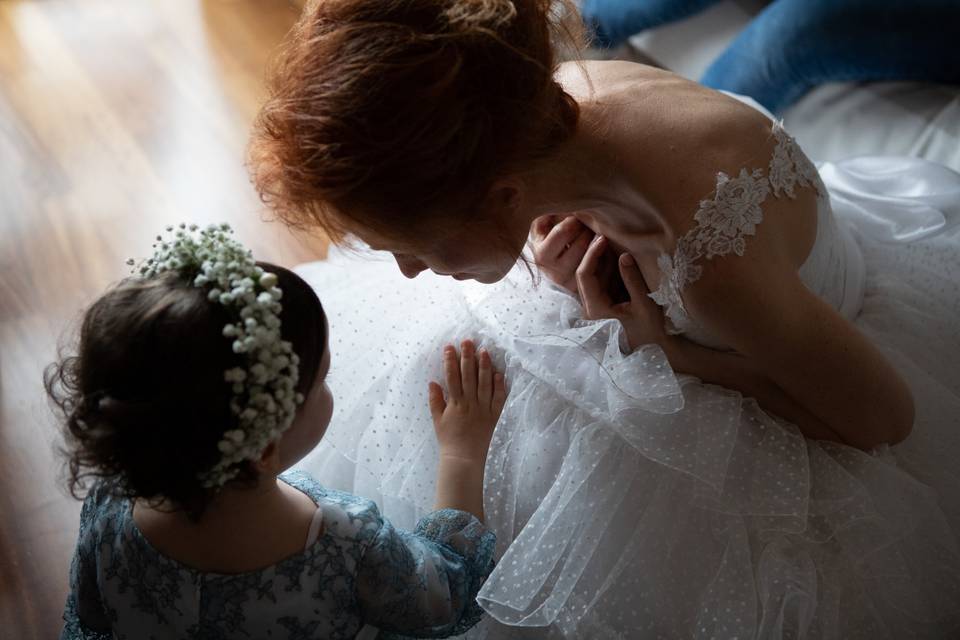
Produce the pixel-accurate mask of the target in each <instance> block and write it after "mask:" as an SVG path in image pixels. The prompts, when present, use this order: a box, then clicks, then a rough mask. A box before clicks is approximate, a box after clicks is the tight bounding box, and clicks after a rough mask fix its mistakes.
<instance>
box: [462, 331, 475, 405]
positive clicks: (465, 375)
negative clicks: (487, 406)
mask: <svg viewBox="0 0 960 640" xmlns="http://www.w3.org/2000/svg"><path fill="white" fill-rule="evenodd" d="M460 381H461V386H462V388H463V397H464V398H465V399H466V400H476V399H477V348H476V346H474V344H473V341H472V340H464V341H463V342H462V343H460Z"/></svg>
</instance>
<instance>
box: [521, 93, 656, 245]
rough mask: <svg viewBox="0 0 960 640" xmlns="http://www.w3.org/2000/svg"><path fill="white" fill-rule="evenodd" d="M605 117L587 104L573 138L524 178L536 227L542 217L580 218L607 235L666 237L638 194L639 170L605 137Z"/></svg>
mask: <svg viewBox="0 0 960 640" xmlns="http://www.w3.org/2000/svg"><path fill="white" fill-rule="evenodd" d="M601 117H602V114H598V113H594V112H593V110H592V108H591V107H590V104H589V103H587V104H584V105H582V111H581V124H580V125H579V126H578V129H577V132H576V133H575V134H574V136H573V137H572V138H571V139H570V140H568V141H567V142H565V143H564V144H563V145H562V146H561V147H560V148H559V149H557V151H556V152H554V153H553V154H552V155H550V156H548V157H547V158H545V159H544V160H542V161H540V162H539V163H537V165H536V166H535V167H533V168H532V169H531V170H529V171H527V172H525V173H523V174H522V175H521V179H522V180H523V182H524V184H525V186H526V190H527V195H526V199H527V202H526V203H525V204H526V207H525V209H526V211H527V212H529V213H528V215H530V216H531V222H532V220H533V219H535V218H537V217H539V216H542V215H576V216H577V217H578V218H579V219H581V221H582V222H584V223H585V224H586V225H587V226H588V227H590V228H592V229H593V230H594V231H596V232H597V233H603V234H604V235H614V236H623V237H626V236H630V237H650V238H654V237H661V236H663V235H664V234H666V233H668V229H669V226H668V225H667V224H666V223H665V221H664V219H663V218H662V216H661V215H660V212H659V211H658V210H657V209H656V208H655V207H654V206H653V205H652V204H651V203H650V201H649V200H648V199H647V198H646V197H645V196H644V194H643V193H641V192H640V191H639V190H638V189H637V187H636V185H637V184H638V183H639V182H641V181H640V180H638V179H637V176H635V175H634V173H635V172H636V167H633V166H630V162H629V160H628V159H627V158H625V157H624V154H621V153H619V152H618V150H617V145H616V142H615V141H612V140H609V139H607V137H606V136H605V135H604V132H605V131H606V130H607V127H606V126H604V125H603V123H602V121H600V118H601ZM668 240H669V239H668Z"/></svg>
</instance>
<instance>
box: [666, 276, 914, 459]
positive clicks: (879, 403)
mask: <svg viewBox="0 0 960 640" xmlns="http://www.w3.org/2000/svg"><path fill="white" fill-rule="evenodd" d="M713 262H714V264H712V265H710V268H706V269H704V276H703V277H702V278H701V279H700V280H699V281H697V282H696V283H694V284H692V285H691V286H689V287H688V288H687V289H685V290H684V292H683V298H684V302H685V304H686V307H687V310H688V312H689V313H690V315H691V316H692V317H693V318H695V319H696V321H697V322H698V323H699V324H701V325H702V326H704V327H705V328H706V329H707V330H709V331H710V332H711V333H713V334H714V335H716V336H717V337H718V338H720V339H721V340H723V341H724V342H725V343H726V344H729V345H730V346H732V347H733V348H734V349H736V350H737V352H738V353H739V354H742V357H744V358H745V359H746V360H747V361H749V362H750V366H749V369H750V370H752V371H755V372H756V373H757V374H759V376H760V380H759V382H755V383H752V384H755V385H756V386H757V387H758V389H760V390H761V391H768V393H767V394H766V395H767V396H768V404H769V405H770V406H768V408H769V409H770V410H771V411H774V412H776V409H775V408H774V406H772V405H778V406H784V407H785V408H787V410H788V411H789V410H790V407H789V403H788V402H785V400H789V401H792V402H793V403H795V405H796V406H797V407H798V408H799V409H801V410H802V412H797V415H799V416H800V417H801V420H802V417H803V415H804V413H806V414H809V416H811V417H812V418H815V419H816V420H818V421H820V422H821V423H822V424H823V425H825V426H826V427H827V428H828V429H829V430H830V431H832V432H834V433H835V434H836V435H837V436H839V438H840V439H842V441H843V442H845V443H847V444H850V445H852V446H855V447H859V448H861V449H871V448H873V447H876V446H877V445H879V444H883V443H889V444H893V443H896V442H899V441H901V440H903V439H904V438H906V437H907V435H909V433H910V430H911V429H912V426H913V418H914V406H913V396H912V394H911V393H910V390H909V388H908V387H907V385H906V383H905V382H904V381H903V379H902V378H901V377H900V376H899V374H898V373H897V372H896V370H895V369H894V368H893V366H892V365H891V364H890V363H889V362H888V361H887V360H886V358H885V357H884V356H883V354H881V353H880V352H879V351H878V350H877V348H876V347H874V346H873V345H872V344H871V343H870V341H869V340H867V338H866V337H865V336H864V335H863V334H861V333H860V332H859V331H858V330H857V329H856V327H854V326H853V325H852V324H850V323H849V322H848V321H847V320H846V319H844V318H843V317H842V316H841V315H840V314H839V313H837V312H836V311H835V310H834V309H833V308H832V307H830V305H828V304H827V303H826V302H824V301H823V300H821V299H820V298H818V297H817V296H816V295H815V294H813V293H812V292H811V291H810V290H809V289H807V288H806V286H804V284H803V282H802V281H801V280H800V278H799V276H798V275H797V274H796V272H792V273H791V272H789V271H787V270H785V269H777V268H775V267H773V265H771V268H767V269H761V268H756V265H753V264H751V261H748V260H742V259H740V260H737V259H732V260H716V261H713ZM678 357H679V358H680V359H681V360H682V362H679V361H678V366H681V367H683V368H688V369H689V370H688V371H686V372H687V373H691V374H693V375H698V376H699V375H700V373H698V370H700V369H704V370H705V372H708V373H713V374H714V376H716V365H715V363H713V362H711V360H713V358H712V356H710V357H708V356H705V355H704V353H703V352H702V351H701V352H695V351H691V350H689V349H688V350H687V351H686V353H684V354H683V356H680V355H679V354H678ZM681 370H682V369H681ZM727 375H728V376H731V375H732V376H736V374H733V373H729V374H727ZM701 377H703V376H701ZM704 379H706V378H704ZM771 385H773V387H771ZM777 389H779V391H781V392H782V394H783V395H784V396H785V399H784V398H780V397H778V396H779V395H780V394H779V393H778V391H777ZM757 400H758V401H760V403H761V405H762V404H764V398H762V397H759V396H758V397H757ZM783 417H784V418H787V419H792V418H791V416H789V415H783ZM798 426H800V427H801V428H802V427H803V426H804V425H803V424H802V422H798Z"/></svg>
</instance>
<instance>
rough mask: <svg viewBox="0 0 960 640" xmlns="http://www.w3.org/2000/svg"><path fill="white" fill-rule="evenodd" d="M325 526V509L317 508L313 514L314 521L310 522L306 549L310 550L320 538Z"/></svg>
mask: <svg viewBox="0 0 960 640" xmlns="http://www.w3.org/2000/svg"><path fill="white" fill-rule="evenodd" d="M322 526H323V509H321V508H320V507H317V510H316V511H314V512H313V519H312V520H311V521H310V529H308V530H307V544H306V545H305V546H304V549H305V550H306V549H309V548H310V547H312V546H313V543H314V542H316V541H317V538H319V537H320V527H322Z"/></svg>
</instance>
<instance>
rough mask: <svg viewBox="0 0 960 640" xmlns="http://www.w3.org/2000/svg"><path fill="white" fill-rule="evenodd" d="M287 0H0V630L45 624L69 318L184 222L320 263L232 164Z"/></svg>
mask: <svg viewBox="0 0 960 640" xmlns="http://www.w3.org/2000/svg"><path fill="white" fill-rule="evenodd" d="M296 11H297V10H296V8H294V7H293V6H292V5H291V4H290V3H289V2H287V0H205V1H202V0H129V1H127V0H125V1H124V2H116V1H115V0H43V1H40V0H4V2H0V194H2V196H0V636H2V637H4V638H7V637H10V638H18V639H20V638H23V639H31V638H44V639H46V638H51V637H56V634H57V633H58V632H59V629H60V614H61V611H62V606H63V600H64V598H65V595H66V589H67V572H68V568H69V562H70V557H71V554H72V552H73V545H74V543H75V540H76V531H77V519H78V515H79V503H77V502H76V501H74V500H73V499H72V498H70V497H69V496H67V495H66V492H65V489H64V488H63V482H62V472H61V459H60V458H59V457H58V455H57V453H56V451H55V449H56V445H57V439H58V435H57V434H58V426H57V425H56V424H55V422H54V420H53V417H52V415H51V413H50V410H49V408H48V407H47V403H46V398H45V396H44V393H43V389H42V384H41V382H42V371H43V369H44V367H45V366H46V365H47V364H48V363H49V362H51V361H52V360H53V358H54V355H55V353H56V349H57V345H58V342H59V343H63V342H65V341H69V338H70V336H71V329H72V328H75V326H76V321H77V319H78V317H79V312H80V310H81V308H82V307H83V305H86V304H88V303H89V302H90V301H91V300H93V298H94V297H96V296H97V295H98V294H99V293H100V292H101V291H102V290H103V289H104V288H105V287H106V286H107V285H109V284H110V283H112V282H115V281H117V280H119V279H120V278H122V277H124V276H125V275H126V274H127V269H128V267H127V266H126V265H125V264H124V261H125V260H126V258H128V257H135V256H139V257H142V256H145V255H147V254H148V252H149V247H150V242H151V238H152V236H153V235H155V233H156V232H157V231H159V230H160V229H161V228H162V227H164V226H165V225H167V224H171V223H176V222H179V221H181V220H185V221H197V222H200V223H204V222H210V221H222V220H225V221H229V222H231V223H232V224H233V225H234V227H235V228H236V229H237V233H238V236H239V238H240V239H241V240H243V241H244V242H246V243H248V245H249V246H251V248H253V249H254V252H255V254H256V255H257V256H258V257H261V258H263V259H268V260H272V261H275V262H278V263H280V264H285V265H292V264H296V263H298V262H302V261H305V260H310V259H316V258H319V257H322V256H323V255H324V253H325V242H324V241H323V240H322V239H320V238H304V237H294V236H293V235H291V234H290V233H289V232H288V231H287V230H285V229H284V228H283V227H282V226H280V225H279V224H276V223H271V222H268V221H265V220H264V218H265V217H268V216H267V214H266V212H265V211H264V210H263V207H262V205H261V204H260V203H259V201H258V199H257V197H256V195H255V193H254V192H253V189H252V187H251V185H250V182H249V179H248V176H247V173H246V170H245V168H244V165H243V160H244V150H245V147H246V144H247V136H248V132H249V128H250V123H251V121H252V119H253V117H254V115H255V113H256V110H257V108H258V106H259V104H260V101H261V99H262V94H263V89H262V79H263V76H264V68H265V65H266V62H267V60H268V58H269V55H270V54H271V52H272V51H274V50H275V48H276V46H277V44H278V43H279V42H280V40H281V38H282V37H283V34H284V33H285V32H286V31H287V29H288V28H289V27H290V25H291V24H292V23H293V21H294V19H295V17H296Z"/></svg>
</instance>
